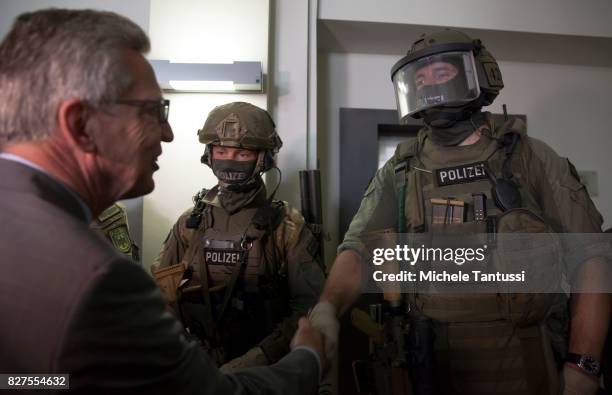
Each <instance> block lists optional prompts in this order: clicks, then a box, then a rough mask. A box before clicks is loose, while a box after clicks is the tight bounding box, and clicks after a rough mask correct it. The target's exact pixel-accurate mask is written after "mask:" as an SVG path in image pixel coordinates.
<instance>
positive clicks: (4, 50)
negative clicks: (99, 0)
mask: <svg viewBox="0 0 612 395" xmlns="http://www.w3.org/2000/svg"><path fill="white" fill-rule="evenodd" d="M149 48H150V43H149V39H148V37H147V35H146V33H145V32H144V31H143V30H142V29H141V28H140V27H139V26H138V25H136V24H135V23H134V22H132V21H130V20H129V19H127V18H125V17H122V16H120V15H117V14H115V13H112V12H102V11H93V10H65V9H47V10H41V11H36V12H30V13H25V14H22V15H20V16H19V17H18V18H17V20H16V21H15V23H14V24H13V27H12V29H11V31H10V32H9V33H8V35H7V37H6V39H5V40H4V41H3V42H2V43H1V44H0V147H2V146H3V145H5V144H7V143H15V142H23V141H34V140H39V139H44V138H46V137H48V136H49V135H50V134H51V133H52V131H53V130H54V129H55V128H56V127H57V110H58V108H59V105H60V104H61V102H62V101H64V100H67V99H70V98H79V99H83V100H86V101H87V102H89V103H91V104H92V105H94V106H96V105H100V104H101V103H103V102H105V101H110V100H114V99H117V98H118V97H120V96H121V94H122V93H123V92H125V90H127V89H128V88H129V86H130V84H131V83H132V75H131V74H130V73H129V71H128V70H126V67H125V65H124V64H123V62H122V61H121V59H122V58H121V54H120V52H121V51H122V50H126V49H128V50H134V51H137V52H140V53H146V52H147V51H148V50H149Z"/></svg>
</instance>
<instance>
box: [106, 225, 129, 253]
mask: <svg viewBox="0 0 612 395" xmlns="http://www.w3.org/2000/svg"><path fill="white" fill-rule="evenodd" d="M108 235H109V237H110V239H111V241H112V242H113V245H114V246H115V248H116V249H117V250H119V251H120V252H122V253H124V254H127V253H129V252H130V250H131V249H132V240H131V239H130V235H129V233H128V230H127V228H126V227H125V226H123V225H122V226H118V227H116V228H114V229H111V230H110V231H108Z"/></svg>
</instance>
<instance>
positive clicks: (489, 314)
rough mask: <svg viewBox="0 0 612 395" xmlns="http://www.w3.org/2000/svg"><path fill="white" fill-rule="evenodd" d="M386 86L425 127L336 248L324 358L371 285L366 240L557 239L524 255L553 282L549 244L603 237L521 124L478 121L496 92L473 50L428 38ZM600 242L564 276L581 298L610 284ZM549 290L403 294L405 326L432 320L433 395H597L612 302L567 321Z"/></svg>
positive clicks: (322, 313) (369, 194)
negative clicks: (587, 288) (571, 236)
mask: <svg viewBox="0 0 612 395" xmlns="http://www.w3.org/2000/svg"><path fill="white" fill-rule="evenodd" d="M391 79H392V81H393V84H394V87H395V93H396V99H397V107H398V113H399V117H400V119H401V120H402V121H404V120H406V119H407V117H413V118H422V119H423V120H424V122H425V127H424V128H423V129H422V130H421V131H420V132H419V134H418V136H417V138H416V139H414V140H411V141H408V142H405V143H402V144H400V145H399V146H398V147H397V150H396V152H395V155H394V156H393V157H392V158H391V159H390V160H389V161H388V162H387V163H386V164H385V165H384V166H383V167H382V168H381V169H379V170H378V172H377V174H376V176H375V177H374V179H373V180H372V181H371V183H370V185H369V186H368V189H367V190H366V192H365V195H364V197H363V200H362V202H361V206H360V208H359V211H358V212H357V214H356V215H355V217H354V218H353V221H352V223H351V225H350V227H349V230H348V231H347V233H346V235H345V237H344V241H343V242H342V243H341V245H340V246H339V248H338V256H337V258H336V260H335V262H334V265H333V267H332V270H331V272H330V274H329V277H328V279H327V283H326V286H325V289H324V291H323V293H322V295H321V298H320V301H319V303H318V304H317V306H315V308H314V309H313V311H312V313H311V315H310V319H311V321H312V322H313V324H314V325H315V326H316V327H318V328H319V329H321V331H322V332H323V333H324V334H325V336H326V349H327V352H328V353H333V352H334V350H335V344H336V341H337V333H338V320H337V316H339V315H341V314H342V313H344V312H345V311H346V310H347V309H348V308H349V307H350V305H351V304H352V303H354V301H355V300H356V299H357V297H358V296H359V294H360V292H361V286H362V284H364V282H365V281H367V278H363V274H362V270H361V266H360V265H362V262H363V264H366V265H367V263H366V262H367V261H368V257H369V255H370V251H368V249H367V248H366V246H365V243H366V240H365V239H364V237H365V236H364V235H367V234H372V233H376V232H382V231H385V230H388V229H395V231H396V232H397V233H400V234H402V233H403V234H406V233H409V234H413V235H414V234H419V233H425V232H427V233H428V234H429V235H431V237H437V236H438V235H440V236H450V237H459V236H465V235H469V234H475V235H476V234H485V235H495V234H497V235H499V238H498V239H497V240H498V243H502V242H503V240H505V239H504V238H503V237H502V236H503V234H504V233H508V232H525V233H529V234H532V233H542V235H552V236H550V237H548V236H546V237H542V238H538V237H534V238H533V243H532V244H534V245H535V244H537V242H536V241H538V242H539V240H541V239H545V240H548V241H547V243H549V244H542V245H538V246H537V248H533V247H532V248H533V251H529V254H530V255H528V256H530V257H531V259H530V260H529V261H530V262H529V264H530V275H536V276H541V277H545V276H549V277H550V278H552V277H553V273H555V270H553V269H555V268H553V267H548V266H546V265H551V262H553V264H552V265H556V264H558V262H560V261H561V260H560V259H556V256H549V254H552V251H557V249H555V248H554V246H556V245H557V244H556V243H558V242H559V238H558V237H557V236H556V233H583V234H584V233H590V234H593V233H600V232H601V225H602V218H601V215H600V214H599V213H598V212H597V210H596V208H595V207H594V205H593V202H592V201H591V199H590V198H589V196H588V193H587V191H586V189H585V187H584V186H583V185H582V184H581V183H580V179H579V178H578V176H577V173H576V171H575V169H574V167H573V166H572V165H571V163H570V162H569V161H568V160H566V159H564V158H561V157H559V156H558V155H557V154H556V153H555V152H554V151H553V150H552V149H551V148H550V147H548V146H547V145H546V144H545V143H543V142H541V141H539V140H537V139H534V138H531V137H528V136H527V135H526V127H525V124H524V122H522V121H521V120H519V119H510V120H506V122H505V123H503V124H501V125H496V124H495V123H494V121H493V119H492V117H491V116H490V114H488V113H486V112H483V111H481V109H482V107H483V106H486V105H489V104H491V103H492V102H493V100H494V99H495V97H496V96H497V95H498V93H499V91H500V90H501V89H502V88H503V86H504V84H503V80H502V76H501V72H500V70H499V67H498V64H497V62H496V61H495V59H494V58H493V56H492V55H491V54H490V53H489V52H488V51H487V49H486V48H485V47H484V45H483V44H482V43H481V42H480V40H473V39H471V38H470V37H468V36H467V35H465V34H463V33H460V32H458V31H453V30H444V31H441V32H438V33H435V34H430V35H424V36H422V37H421V38H419V39H418V40H417V41H416V42H414V44H413V45H412V47H411V48H410V50H409V52H408V54H407V56H405V57H404V58H402V59H401V60H399V61H398V62H397V63H396V64H395V65H394V66H393V68H392V71H391ZM482 169H485V171H484V172H483V171H482ZM440 212H441V213H442V215H441V216H440V215H436V213H440ZM448 213H451V214H450V215H449V214H448ZM454 213H456V214H454ZM555 232H556V233H555ZM596 240H597V239H595V241H593V242H592V243H590V244H589V243H587V244H586V245H582V246H581V248H582V249H581V254H582V255H581V257H582V258H583V259H582V261H581V262H580V263H582V264H581V265H578V264H575V263H573V266H571V267H568V268H567V272H568V273H574V274H576V273H577V275H574V276H573V277H572V278H573V279H575V281H576V282H574V283H573V284H572V286H577V288H576V289H580V286H581V285H582V284H581V283H580V282H581V281H582V279H583V278H585V277H581V276H582V275H584V274H586V273H588V274H589V275H591V276H602V277H603V276H606V275H609V272H610V266H609V262H610V257H611V252H610V246H609V245H608V244H607V243H598V242H597V241H596ZM499 247H500V246H499V245H498V246H497V247H496V248H499ZM563 247H564V248H565V249H566V252H568V251H567V250H568V249H569V248H570V247H569V246H566V245H564V246H563ZM520 252H526V251H522V250H521V251H520ZM569 252H573V251H569ZM499 255H500V257H499V259H504V257H503V255H502V254H499ZM492 259H493V258H492ZM494 259H498V257H497V256H495V258H494ZM493 262H495V261H493ZM568 265H569V264H568ZM534 273H535V274H534ZM555 279H556V277H555ZM553 283H554V284H553V287H552V288H551V289H550V290H549V293H532V294H526V293H508V292H506V293H497V294H486V293H485V294H448V293H437V294H436V293H421V292H419V291H415V290H408V291H405V292H404V294H403V300H404V303H405V304H404V309H405V311H406V315H407V316H419V317H425V318H427V319H430V320H431V321H432V322H433V330H434V333H435V336H434V338H435V339H436V340H435V344H432V345H431V348H432V349H433V348H435V352H434V353H435V357H436V363H435V369H436V374H435V376H434V377H435V378H436V383H434V385H433V386H436V385H437V386H438V388H437V391H438V392H439V393H444V394H475V393H483V394H484V393H486V394H501V393H504V394H506V393H514V394H556V393H558V391H559V389H560V388H559V386H560V385H562V386H563V391H564V392H563V393H564V394H566V395H569V394H594V393H596V391H597V388H598V387H599V385H598V380H599V374H600V365H599V363H600V361H601V357H602V348H603V345H604V341H605V336H606V333H607V329H608V326H609V321H610V308H611V299H610V295H609V294H595V293H593V294H581V293H574V294H572V295H571V303H570V306H571V309H570V317H567V314H565V312H566V311H567V306H568V303H567V300H566V298H565V295H564V294H563V293H559V291H558V288H557V287H558V285H559V284H558V283H556V282H553ZM385 297H386V295H385ZM566 318H571V320H570V322H569V324H568V323H567V320H565V321H564V319H566ZM567 332H569V333H567ZM421 346H422V345H421ZM406 351H409V350H406ZM408 354H410V352H408ZM555 357H556V358H555ZM330 359H331V358H330ZM408 359H409V358H408ZM413 368H415V367H414V366H409V369H413ZM561 377H562V379H561ZM410 378H411V380H412V381H413V382H414V381H416V382H418V381H419V380H421V379H422V377H418V375H417V376H416V377H415V376H414V375H412V376H411V377H410ZM414 388H415V387H414V386H413V389H414ZM429 388H432V386H430V387H429Z"/></svg>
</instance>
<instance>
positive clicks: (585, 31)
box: [319, 0, 612, 37]
mask: <svg viewBox="0 0 612 395" xmlns="http://www.w3.org/2000/svg"><path fill="white" fill-rule="evenodd" d="M319 18H320V19H330V20H347V21H368V22H384V23H404V24H414V25H432V26H454V27H458V28H461V27H466V28H474V29H492V30H507V31H522V32H532V33H550V34H568V35H577V36H600V37H611V36H612V23H610V21H612V2H610V1H609V0H583V1H577V0H512V1H507V0H437V1H422V0H384V1H374V0H319Z"/></svg>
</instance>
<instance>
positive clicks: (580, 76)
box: [318, 53, 612, 259]
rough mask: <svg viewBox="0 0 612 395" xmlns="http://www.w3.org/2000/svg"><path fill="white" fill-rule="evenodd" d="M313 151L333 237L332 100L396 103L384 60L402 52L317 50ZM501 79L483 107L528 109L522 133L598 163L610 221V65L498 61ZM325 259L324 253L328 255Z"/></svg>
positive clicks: (381, 105)
mask: <svg viewBox="0 0 612 395" xmlns="http://www.w3.org/2000/svg"><path fill="white" fill-rule="evenodd" d="M318 56H319V70H318V73H319V86H318V89H319V91H318V92H319V108H318V114H319V129H318V130H319V139H320V142H319V156H320V158H321V164H322V168H323V169H324V172H323V174H324V180H323V181H324V197H325V199H324V200H325V205H324V215H325V218H326V221H327V222H326V225H327V229H329V230H331V231H332V240H331V242H330V243H328V245H326V250H327V252H328V253H329V251H330V250H332V249H333V248H334V246H335V245H337V243H338V239H339V238H341V236H339V235H337V234H336V233H337V228H338V216H337V212H338V207H337V205H338V203H337V202H338V201H339V188H338V185H339V162H338V160H339V134H340V129H339V108H341V107H353V108H374V109H395V99H394V96H393V86H392V85H391V81H390V78H389V70H390V68H391V66H392V65H393V64H394V63H395V62H396V61H397V60H398V59H399V58H400V57H401V56H402V55H399V54H398V55H397V56H389V55H367V54H339V53H331V54H330V53H319V55H318ZM500 68H501V71H502V74H503V77H504V81H505V84H506V87H505V88H504V89H503V90H502V92H501V94H500V95H499V97H498V98H497V100H496V101H495V103H494V105H493V106H491V107H490V108H489V109H490V110H491V111H493V112H501V111H502V110H501V104H502V103H506V104H507V105H508V109H509V111H510V112H512V113H521V114H526V115H527V122H528V133H529V135H531V136H534V137H537V138H540V139H542V140H544V141H546V142H547V143H548V144H550V145H551V146H552V147H553V148H554V149H555V150H556V151H557V152H558V153H559V154H560V155H563V156H568V157H569V158H570V159H571V160H572V162H573V163H574V164H575V165H576V167H577V168H578V170H597V172H598V174H599V197H597V198H595V199H594V201H595V204H596V205H597V207H598V209H599V210H600V211H601V212H602V214H603V215H604V218H605V219H606V221H607V222H606V225H605V226H606V227H610V226H612V182H611V181H610V179H609V177H607V176H606V174H612V161H611V160H610V156H609V149H610V147H611V145H610V140H611V139H612V127H611V126H610V122H609V119H610V117H609V113H610V104H611V103H612V69H610V68H595V67H579V66H567V65H549V64H537V63H512V62H500ZM328 259H329V255H328Z"/></svg>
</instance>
